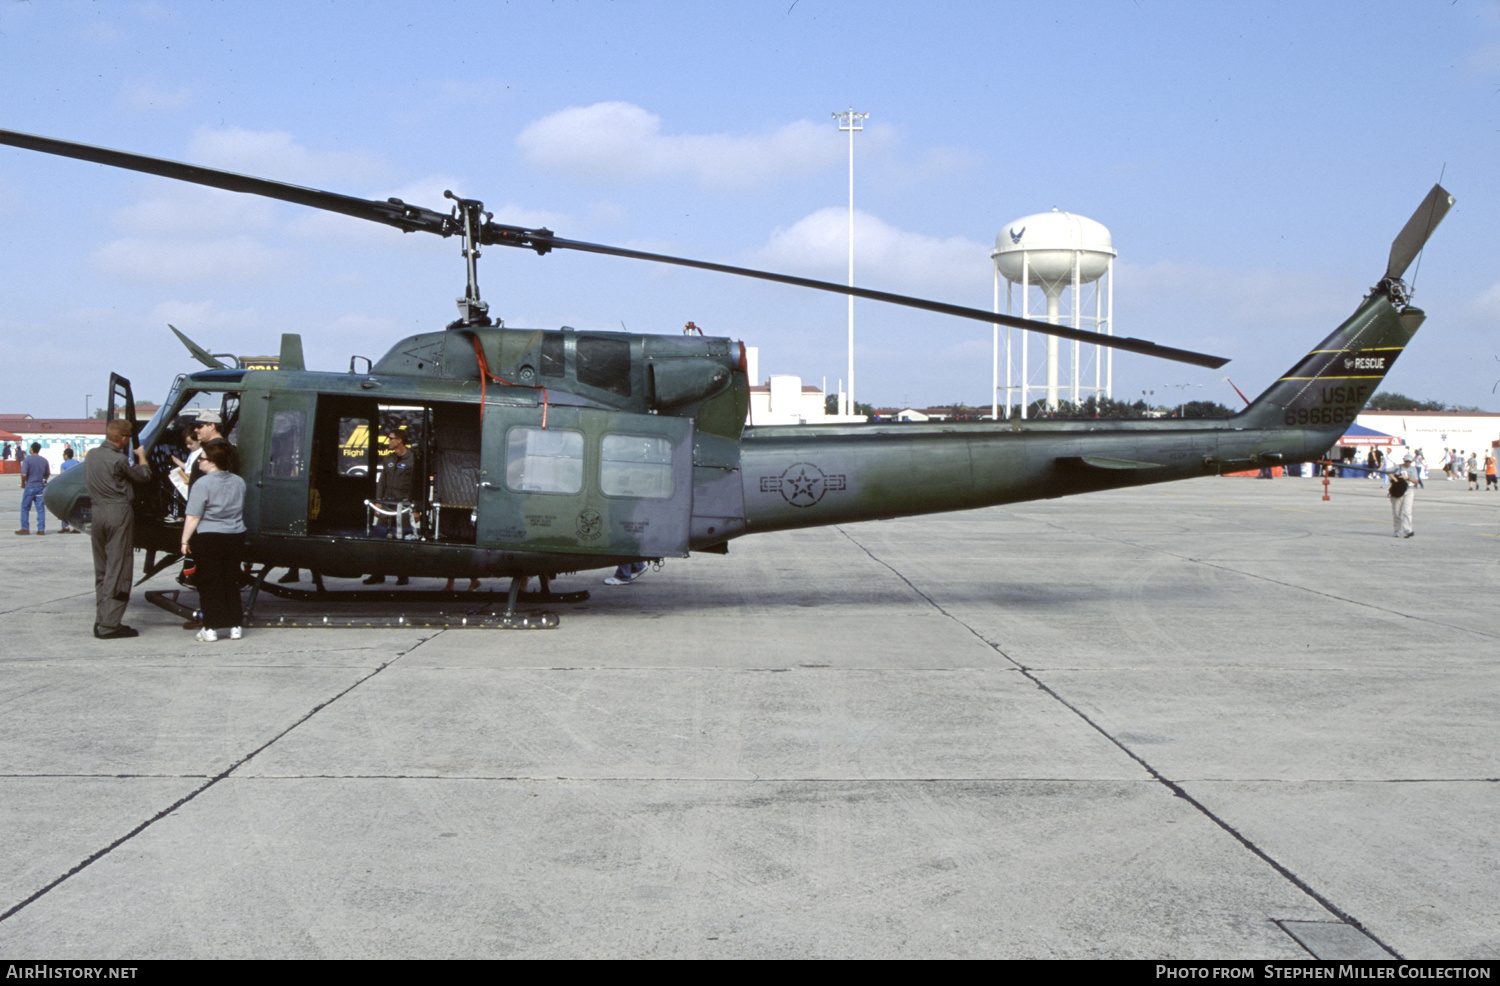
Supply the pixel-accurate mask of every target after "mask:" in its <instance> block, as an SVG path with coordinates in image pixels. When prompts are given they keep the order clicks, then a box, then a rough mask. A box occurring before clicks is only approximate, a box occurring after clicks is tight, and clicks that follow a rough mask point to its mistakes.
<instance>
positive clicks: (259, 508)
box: [239, 391, 314, 536]
mask: <svg viewBox="0 0 1500 986" xmlns="http://www.w3.org/2000/svg"><path fill="white" fill-rule="evenodd" d="M313 404H314V399H313V395H312V394H298V393H271V392H266V391H261V392H259V393H255V392H251V393H247V394H246V395H245V397H244V400H243V401H242V402H241V405H240V426H239V439H240V447H239V453H240V472H241V475H242V476H243V477H244V479H245V526H246V527H247V528H248V529H249V530H250V531H251V532H257V533H260V534H284V535H294V536H300V535H303V534H306V533H307V497H308V493H307V491H308V473H309V469H308V463H309V462H310V461H311V455H312V435H313V427H312V424H313Z"/></svg>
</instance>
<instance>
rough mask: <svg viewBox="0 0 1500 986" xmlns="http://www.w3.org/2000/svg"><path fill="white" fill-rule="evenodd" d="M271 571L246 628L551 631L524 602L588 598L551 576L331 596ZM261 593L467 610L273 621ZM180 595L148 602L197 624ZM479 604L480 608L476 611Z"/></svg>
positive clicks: (260, 578)
mask: <svg viewBox="0 0 1500 986" xmlns="http://www.w3.org/2000/svg"><path fill="white" fill-rule="evenodd" d="M269 571H270V569H269V568H268V567H263V568H261V569H259V570H258V571H256V572H255V573H254V574H253V575H252V577H251V587H250V598H249V599H248V600H247V601H246V604H245V617H244V625H245V627H247V628H260V629H266V628H271V627H300V628H304V629H307V628H314V627H371V628H374V627H392V628H398V627H434V628H446V629H470V628H475V629H488V630H551V629H554V628H556V627H557V626H558V625H559V624H560V623H561V620H560V619H559V618H558V616H557V614H556V613H549V612H546V611H540V612H521V611H520V610H518V609H517V608H516V607H517V606H518V605H519V604H522V603H524V604H526V605H546V604H549V603H552V604H563V603H581V602H584V601H586V600H587V599H588V598H589V594H588V591H587V590H582V591H579V592H553V591H552V590H551V580H550V579H548V578H546V577H541V578H540V581H541V584H542V591H541V592H522V591H521V588H522V587H523V586H524V585H525V584H526V583H527V582H528V581H529V580H528V579H523V578H515V579H511V582H510V591H508V592H506V593H505V594H504V595H503V596H502V595H501V594H500V593H498V592H493V591H482V592H481V591H475V592H466V591H465V592H457V591H455V592H448V591H443V590H438V591H433V590H423V589H407V590H401V589H396V590H389V589H364V590H339V591H329V590H328V589H326V588H324V587H323V582H322V579H320V578H318V577H316V576H314V579H313V582H314V585H315V586H316V588H314V589H293V588H290V587H288V586H285V585H278V584H276V583H268V582H267V581H266V575H267V573H268V572H269ZM262 590H264V591H266V592H268V593H270V594H271V595H273V596H276V597H278V598H281V599H290V600H294V601H296V602H307V603H400V602H407V603H457V604H460V605H462V606H463V607H464V608H463V611H462V612H457V613H446V612H437V613H417V614H400V615H396V616H386V615H364V614H361V615H329V616H291V617H288V616H278V617H276V618H275V619H274V620H272V619H256V617H255V603H256V600H257V598H258V597H259V595H260V593H261V591H262ZM181 592H182V590H180V589H162V590H153V591H150V592H147V593H146V600H147V601H148V602H150V603H151V604H152V605H154V606H158V607H160V608H161V609H164V610H166V611H167V612H169V613H172V614H174V615H176V616H180V617H182V618H183V620H184V621H187V622H191V621H194V620H196V619H198V610H197V609H196V608H194V607H191V606H188V605H186V604H184V603H182V602H181V601H180V600H179V596H180V594H181ZM502 599H504V601H505V611H504V612H502V613H486V612H484V610H485V609H488V608H490V607H492V606H495V605H496V604H498V603H499V602H500V601H501V600H502ZM476 603H478V604H479V605H477V606H476V605H475V604H476Z"/></svg>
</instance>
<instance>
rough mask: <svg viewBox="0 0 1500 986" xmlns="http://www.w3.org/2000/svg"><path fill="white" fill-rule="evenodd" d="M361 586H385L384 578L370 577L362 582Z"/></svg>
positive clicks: (379, 576) (378, 576)
mask: <svg viewBox="0 0 1500 986" xmlns="http://www.w3.org/2000/svg"><path fill="white" fill-rule="evenodd" d="M361 585H385V576H384V575H372V576H370V577H369V578H367V579H365V580H364V582H362V583H361Z"/></svg>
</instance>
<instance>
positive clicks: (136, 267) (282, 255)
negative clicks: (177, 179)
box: [94, 236, 293, 284]
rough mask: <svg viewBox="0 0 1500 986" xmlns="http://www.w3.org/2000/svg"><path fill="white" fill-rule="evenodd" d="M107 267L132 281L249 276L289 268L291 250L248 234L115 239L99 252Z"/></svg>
mask: <svg viewBox="0 0 1500 986" xmlns="http://www.w3.org/2000/svg"><path fill="white" fill-rule="evenodd" d="M94 262H95V263H96V264H97V265H98V266H99V267H100V268H102V269H103V270H105V271H107V272H108V273H110V274H114V275H116V276H117V277H122V278H125V279H126V280H130V281H138V282H147V283H153V284H182V283H191V282H195V281H209V280H212V281H250V280H255V279H257V278H261V277H267V276H270V275H273V274H279V273H281V272H283V271H285V270H288V269H290V268H291V267H292V266H293V264H292V263H291V258H290V255H289V254H287V253H286V252H285V251H280V250H274V249H272V248H271V247H268V246H266V245H265V244H264V243H261V242H260V241H258V240H256V239H253V238H252V237H249V236H231V237H225V238H223V239H218V240H197V241H172V242H165V241H161V240H142V239H122V240H113V241H111V242H109V243H106V244H104V245H103V246H101V247H100V248H99V249H98V250H96V251H94Z"/></svg>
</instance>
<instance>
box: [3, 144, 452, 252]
mask: <svg viewBox="0 0 1500 986" xmlns="http://www.w3.org/2000/svg"><path fill="white" fill-rule="evenodd" d="M0 144H10V145H11V146H13V147H24V148H26V149H27V150H30V151H41V152H42V153H43V154H57V155H60V156H62V157H70V158H76V159H78V160H80V161H92V162H94V163H95V164H107V165H109V166H110V167H114V168H124V169H126V170H127V171H140V172H143V173H145V174H148V175H159V176H161V177H163V178H175V179H177V180H178V181H186V182H192V183H193V184H195V185H207V186H209V187H210V188H222V189H224V190H225V191H228V192H244V193H246V194H249V195H261V196H264V197H266V198H271V199H280V200H281V201H283V202H292V203H295V204H296V205H305V206H310V207H312V208H314V209H323V210H325V211H327V212H337V213H341V214H343V215H346V216H353V217H354V218H356V219H368V220H370V221H371V222H377V223H385V224H386V225H387V226H395V227H396V228H397V229H399V230H402V231H403V232H407V233H411V232H416V231H418V230H422V231H425V232H430V233H437V234H439V235H441V236H450V235H452V234H453V233H456V232H459V229H458V227H457V226H456V225H455V224H454V222H453V218H452V217H451V216H447V215H444V214H443V213H441V212H433V211H432V210H430V209H423V208H420V207H418V206H411V205H407V204H406V203H404V202H402V201H401V200H400V199H389V200H387V201H385V202H380V201H376V200H374V199H360V198H355V197H354V196H352V195H340V194H338V193H337V192H324V191H320V190H319V189H316V188H303V187H302V186H300V185H288V184H286V183H285V182H279V181H270V180H268V179H265V178H253V177H251V176H250V175H240V174H235V173H234V172H232V171H219V170H218V169H216V168H203V167H199V166H198V165H195V164H183V163H182V162H180V161H168V160H166V159H165V158H159V157H149V156H147V155H145V154H131V153H130V152H129V151H116V150H111V149H110V148H108V147H94V146H93V145H91V144H78V143H74V142H73V141H71V140H58V139H57V138H55V137H42V136H39V135H37V134H26V133H20V132H18V131H15V130H0Z"/></svg>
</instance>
